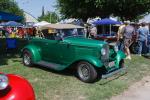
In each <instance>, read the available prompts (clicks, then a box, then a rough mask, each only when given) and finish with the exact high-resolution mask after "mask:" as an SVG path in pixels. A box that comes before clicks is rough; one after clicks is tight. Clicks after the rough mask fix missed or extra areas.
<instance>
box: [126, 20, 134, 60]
mask: <svg viewBox="0 0 150 100" xmlns="http://www.w3.org/2000/svg"><path fill="white" fill-rule="evenodd" d="M134 34H135V28H134V27H133V26H131V25H130V21H126V23H125V27H124V29H123V43H124V52H125V53H126V55H127V57H126V59H129V60H131V53H130V49H129V47H130V45H131V43H132V36H133V35H134Z"/></svg>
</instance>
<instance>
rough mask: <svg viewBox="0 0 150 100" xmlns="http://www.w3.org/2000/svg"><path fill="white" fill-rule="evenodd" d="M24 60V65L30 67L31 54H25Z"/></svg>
mask: <svg viewBox="0 0 150 100" xmlns="http://www.w3.org/2000/svg"><path fill="white" fill-rule="evenodd" d="M23 58H24V63H25V64H26V65H29V64H30V56H29V54H27V53H25V54H24V57H23Z"/></svg>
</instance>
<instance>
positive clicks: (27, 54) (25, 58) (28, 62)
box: [23, 50, 33, 66]
mask: <svg viewBox="0 0 150 100" xmlns="http://www.w3.org/2000/svg"><path fill="white" fill-rule="evenodd" d="M31 57H32V55H31V53H30V51H28V50H25V51H24V52H23V64H24V65H25V66H32V65H33V64H32V59H31Z"/></svg>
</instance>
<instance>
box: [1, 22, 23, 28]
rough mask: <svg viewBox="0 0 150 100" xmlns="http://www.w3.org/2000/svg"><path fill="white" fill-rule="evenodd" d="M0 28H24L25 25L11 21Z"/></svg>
mask: <svg viewBox="0 0 150 100" xmlns="http://www.w3.org/2000/svg"><path fill="white" fill-rule="evenodd" d="M0 26H11V27H19V26H23V24H21V23H17V22H15V21H9V22H7V23H1V24H0Z"/></svg>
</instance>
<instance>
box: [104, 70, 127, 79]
mask: <svg viewBox="0 0 150 100" xmlns="http://www.w3.org/2000/svg"><path fill="white" fill-rule="evenodd" d="M121 72H124V73H125V72H126V67H123V68H120V69H118V70H116V71H113V72H111V73H108V74H104V75H102V78H103V79H106V78H109V77H111V76H113V75H115V74H117V73H121Z"/></svg>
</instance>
